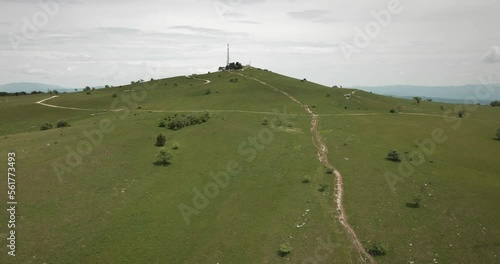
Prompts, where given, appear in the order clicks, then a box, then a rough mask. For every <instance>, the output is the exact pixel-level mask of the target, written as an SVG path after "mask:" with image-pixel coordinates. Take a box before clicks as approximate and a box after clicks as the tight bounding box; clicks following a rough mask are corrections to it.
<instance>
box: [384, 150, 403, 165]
mask: <svg viewBox="0 0 500 264" xmlns="http://www.w3.org/2000/svg"><path fill="white" fill-rule="evenodd" d="M387 159H388V160H390V161H394V162H401V160H403V155H401V153H399V152H398V151H396V150H391V151H389V153H387Z"/></svg>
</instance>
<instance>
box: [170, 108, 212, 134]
mask: <svg viewBox="0 0 500 264" xmlns="http://www.w3.org/2000/svg"><path fill="white" fill-rule="evenodd" d="M209 119H210V113H208V112H204V113H203V114H201V115H199V116H194V115H188V116H185V115H178V114H175V115H174V116H173V117H169V118H168V123H167V127H168V128H169V129H171V130H179V129H182V128H184V127H187V126H192V125H197V124H202V123H205V122H207V121H208V120H209Z"/></svg>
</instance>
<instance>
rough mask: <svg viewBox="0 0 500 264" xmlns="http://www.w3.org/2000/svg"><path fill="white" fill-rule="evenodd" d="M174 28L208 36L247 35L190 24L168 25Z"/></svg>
mask: <svg viewBox="0 0 500 264" xmlns="http://www.w3.org/2000/svg"><path fill="white" fill-rule="evenodd" d="M170 29H174V30H176V29H177V30H185V31H188V32H190V33H194V34H202V35H210V36H241V37H243V36H247V34H246V33H243V32H228V31H224V30H220V29H213V28H204V27H192V26H174V27H170Z"/></svg>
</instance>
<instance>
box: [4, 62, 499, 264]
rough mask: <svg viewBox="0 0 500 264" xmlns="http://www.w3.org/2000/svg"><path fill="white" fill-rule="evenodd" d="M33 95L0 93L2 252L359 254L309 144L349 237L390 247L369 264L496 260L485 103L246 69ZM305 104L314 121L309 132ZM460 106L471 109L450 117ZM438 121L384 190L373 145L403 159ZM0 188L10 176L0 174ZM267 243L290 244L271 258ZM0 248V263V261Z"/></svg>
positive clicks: (218, 259)
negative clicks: (337, 85) (190, 118)
mask: <svg viewBox="0 0 500 264" xmlns="http://www.w3.org/2000/svg"><path fill="white" fill-rule="evenodd" d="M205 80H209V81H210V82H209V83H207V82H206V81H205ZM264 83H265V84H264ZM273 87H274V88H276V89H273ZM285 93H286V95H289V96H286V95H285ZM47 98H48V96H47V95H29V96H22V97H16V98H9V100H8V101H4V102H1V103H0V110H1V111H0V120H1V123H0V135H1V136H2V138H1V139H0V149H2V155H3V156H4V157H6V156H7V152H8V151H14V152H15V153H16V156H17V163H16V177H17V180H18V184H19V185H18V186H19V187H18V188H19V189H18V194H17V199H18V200H17V201H18V204H19V205H18V206H19V208H20V209H19V212H20V214H19V215H18V217H17V221H18V226H17V229H16V230H17V231H18V233H19V237H18V256H17V257H16V261H21V262H29V261H33V260H36V262H47V263H74V262H83V263H108V262H118V263H122V262H139V261H141V262H143V261H148V262H153V263H304V262H305V263H308V261H309V262H311V263H313V262H314V261H317V262H319V263H321V262H325V263H363V262H368V261H369V258H368V257H366V255H365V254H363V252H359V249H358V248H356V247H355V244H353V240H352V234H349V233H346V231H345V228H344V226H343V225H342V224H341V223H340V221H339V219H338V217H339V212H338V211H337V210H336V208H337V205H338V204H336V202H335V201H336V197H335V194H336V191H338V189H335V186H336V180H337V179H338V178H336V176H335V175H334V174H328V173H326V170H325V167H324V164H322V163H320V161H318V148H317V147H318V144H320V143H318V142H319V141H318V140H321V141H322V142H324V143H325V144H326V146H327V147H328V150H329V156H328V160H329V162H330V163H331V164H332V165H333V167H335V168H336V169H338V170H339V171H340V172H341V173H342V175H343V181H344V186H345V191H344V197H345V198H344V203H345V210H346V214H347V221H348V222H349V223H351V225H352V227H353V230H354V231H355V232H356V235H357V237H358V238H359V240H360V241H361V244H362V246H364V247H365V248H366V249H372V248H373V243H374V242H375V241H380V242H382V243H383V244H385V245H386V246H387V248H388V251H387V254H386V255H385V256H377V257H375V261H377V262H378V263H408V262H409V261H414V262H415V263H432V262H433V261H434V259H436V261H439V263H467V262H469V261H472V260H476V261H480V262H483V263H493V262H495V261H497V260H498V259H497V257H496V255H495V254H496V253H495V252H498V247H499V245H500V241H499V240H498V237H500V236H499V235H498V234H497V232H498V230H500V228H499V227H500V226H499V225H498V223H499V222H500V221H498V220H500V215H498V212H497V211H496V210H494V206H495V204H494V201H495V200H497V199H498V198H500V197H499V193H500V192H498V190H500V184H499V179H498V177H496V176H495V175H497V174H496V172H497V171H498V169H500V168H499V165H498V164H497V163H496V162H495V159H494V158H493V157H496V156H498V154H500V153H499V148H498V146H497V145H498V144H497V143H499V142H500V141H495V140H493V139H492V138H493V136H494V133H495V131H496V129H497V128H500V122H499V121H500V114H499V113H498V111H497V110H498V109H495V108H491V107H485V106H479V107H477V108H475V107H474V108H473V107H472V106H453V105H447V104H440V103H431V102H423V103H421V104H420V105H417V104H415V103H414V102H413V101H410V100H404V99H396V98H389V97H384V96H379V95H376V94H372V93H368V92H363V91H359V90H354V89H332V88H328V87H324V86H321V85H317V84H314V83H310V82H307V81H301V80H296V79H293V78H289V77H286V76H282V75H279V74H275V73H272V72H269V71H263V70H258V69H253V68H252V69H248V70H246V71H242V72H233V73H228V72H224V73H212V74H207V75H201V76H197V77H196V78H191V77H175V78H168V79H162V80H155V81H151V82H146V83H140V84H134V85H125V86H122V87H114V88H109V89H101V90H98V91H94V92H92V93H91V94H85V93H72V94H62V95H59V96H58V97H54V98H52V99H50V100H47V101H44V104H45V105H43V104H37V102H39V101H41V100H44V99H47ZM292 98H293V99H295V100H296V101H299V102H300V104H299V103H297V102H296V101H294V100H292ZM301 104H302V105H301ZM50 106H58V107H63V108H54V107H50ZM441 106H442V107H441ZM64 107H66V108H69V109H64ZM391 108H397V109H399V110H400V112H399V114H391V113H389V109H391ZM455 108H456V109H455ZM306 109H309V110H310V111H312V112H311V113H312V114H313V115H315V116H316V120H317V126H318V129H317V131H318V132H319V136H320V137H319V138H317V139H315V140H313V139H312V136H313V135H312V133H311V113H308V111H305V110H306ZM447 109H451V110H452V111H448V110H447ZM460 109H466V110H470V111H468V113H469V115H468V116H467V117H466V118H464V119H459V118H456V114H455V113H453V112H454V111H455V112H457V111H458V110H460ZM204 112H208V113H210V116H211V118H210V119H209V120H208V121H207V122H205V123H202V124H197V125H192V126H188V127H185V128H182V129H180V130H170V129H167V128H165V127H159V126H158V124H159V122H160V121H161V120H164V121H167V120H165V118H166V119H168V118H169V117H170V118H172V117H173V116H174V115H176V114H177V115H182V114H185V115H194V116H199V115H202V114H203V113H204ZM443 116H448V117H446V118H443ZM59 120H66V121H68V122H69V123H70V124H71V127H68V128H57V129H50V130H45V131H40V125H41V124H42V123H43V122H52V123H56V122H57V121H59ZM265 120H267V122H266V121H265ZM458 124H459V125H458ZM436 128H442V129H443V130H444V131H446V136H447V137H448V140H446V141H445V142H443V143H440V144H439V145H438V146H437V147H436V148H435V150H434V151H433V152H432V153H431V154H429V155H426V156H425V163H422V164H421V165H419V166H414V169H413V172H412V173H411V175H409V176H407V177H404V179H403V180H401V181H398V182H397V183H396V185H394V186H393V185H391V184H389V182H390V181H388V180H387V177H386V176H384V175H386V172H391V173H393V174H398V173H399V172H398V166H399V164H397V163H392V162H390V161H387V160H385V156H386V154H387V152H388V151H389V150H391V149H399V150H400V151H401V152H402V153H403V154H404V159H405V160H408V159H409V157H410V156H411V155H413V154H414V151H416V150H419V149H420V150H421V151H423V150H425V149H424V147H425V146H422V145H421V146H420V147H417V146H416V143H415V142H422V141H425V140H426V139H428V138H429V137H432V132H433V130H435V129H436ZM160 133H161V134H163V135H165V136H166V145H165V149H166V150H168V151H169V152H171V153H172V154H173V160H172V163H171V164H170V165H169V166H158V165H155V161H156V154H157V153H158V151H159V149H160V148H159V147H156V146H155V142H156V137H157V135H158V134H160ZM417 140H420V141H417ZM315 144H316V145H315ZM173 145H177V146H179V147H178V148H177V149H173V148H172V147H173ZM405 152H407V153H405ZM415 153H417V152H415ZM417 154H418V153H417ZM413 156H414V157H412V158H414V160H416V159H417V157H416V156H415V155H413ZM403 163H404V164H406V163H405V162H403ZM403 163H402V164H403ZM0 170H4V171H6V170H7V164H6V163H2V164H0ZM227 175H229V176H228V177H226V176H227ZM305 179H307V180H305ZM0 186H7V183H6V179H5V178H2V179H1V180H0ZM393 187H394V188H393ZM2 188H4V187H2ZM319 189H321V191H319ZM413 195H420V196H423V199H422V200H423V201H422V204H423V206H422V207H421V208H411V207H407V206H406V205H407V203H411V201H412V200H411V199H412V196H413ZM5 199H6V197H2V198H1V199H0V201H2V202H6V200H5ZM0 221H2V222H5V223H6V222H7V221H8V216H7V215H6V214H5V213H2V215H1V216H0ZM442 225H445V226H446V228H440V229H439V227H442ZM0 233H1V234H6V230H5V229H2V230H0ZM26 234H29V236H27V235H26ZM457 234H458V235H457ZM481 241H482V242H481ZM282 244H286V245H289V246H290V247H291V248H293V249H292V251H291V254H288V255H286V256H284V257H282V256H279V254H278V252H277V250H278V248H279V246H280V245H282ZM6 251H7V249H6V248H4V249H2V251H0V252H1V257H0V259H2V263H8V261H9V260H10V258H8V257H7V256H8V255H7V253H6Z"/></svg>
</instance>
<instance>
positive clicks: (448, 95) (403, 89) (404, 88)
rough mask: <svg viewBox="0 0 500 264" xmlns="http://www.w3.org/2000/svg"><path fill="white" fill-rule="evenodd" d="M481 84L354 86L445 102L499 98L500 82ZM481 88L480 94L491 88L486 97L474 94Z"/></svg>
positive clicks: (400, 95)
mask: <svg viewBox="0 0 500 264" xmlns="http://www.w3.org/2000/svg"><path fill="white" fill-rule="evenodd" d="M481 86H482V85H480V84H478V85H474V84H469V85H462V86H414V85H389V86H355V87H354V88H356V89H360V90H363V91H367V92H373V93H377V94H381V95H390V96H394V97H400V98H411V97H413V96H420V97H424V98H432V99H433V100H434V101H439V102H446V103H460V102H464V100H465V99H466V98H469V97H471V96H472V97H475V98H477V99H478V102H479V103H482V104H485V103H487V104H489V103H490V102H492V101H494V100H500V83H494V84H489V85H488V86H487V87H486V86H484V87H482V88H481ZM478 87H479V88H481V89H480V90H479V92H480V93H481V95H483V94H487V92H488V91H489V90H493V91H492V92H491V94H490V95H489V96H487V97H483V96H481V95H480V96H476V90H477V89H478Z"/></svg>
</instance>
